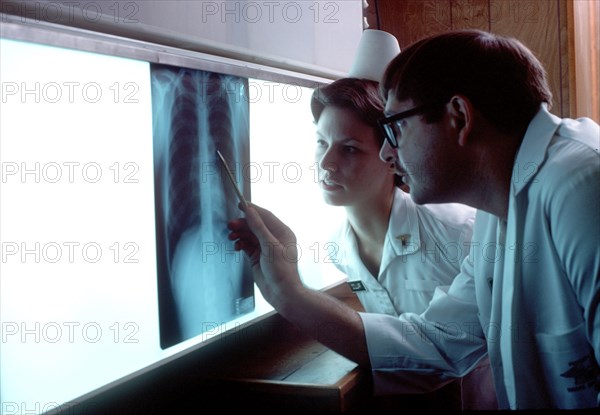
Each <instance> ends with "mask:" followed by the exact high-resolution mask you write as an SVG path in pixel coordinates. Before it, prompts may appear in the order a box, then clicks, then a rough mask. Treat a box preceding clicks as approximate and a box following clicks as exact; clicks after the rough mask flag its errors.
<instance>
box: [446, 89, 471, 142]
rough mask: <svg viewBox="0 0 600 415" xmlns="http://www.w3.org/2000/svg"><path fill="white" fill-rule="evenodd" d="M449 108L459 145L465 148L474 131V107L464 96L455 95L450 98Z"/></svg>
mask: <svg viewBox="0 0 600 415" xmlns="http://www.w3.org/2000/svg"><path fill="white" fill-rule="evenodd" d="M448 106H449V110H448V114H449V116H450V125H451V126H452V127H453V128H455V129H456V131H457V134H458V144H459V145H461V146H465V145H467V142H468V140H469V137H470V135H471V130H472V129H473V121H474V119H473V116H474V113H473V105H472V104H471V101H470V100H469V98H467V97H465V96H464V95H454V96H453V97H452V98H450V101H449V102H448Z"/></svg>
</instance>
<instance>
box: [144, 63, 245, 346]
mask: <svg viewBox="0 0 600 415" xmlns="http://www.w3.org/2000/svg"><path fill="white" fill-rule="evenodd" d="M151 84H152V119H153V143H154V184H155V187H154V188H155V206H156V237H157V239H156V246H157V267H158V268H157V271H158V272H157V277H158V295H159V313H160V337H161V347H163V348H165V347H169V346H171V345H173V344H175V343H178V342H181V341H184V340H187V339H189V338H191V337H194V336H197V335H199V334H201V333H203V332H205V331H207V330H211V329H212V328H214V327H215V326H218V325H220V324H223V323H225V322H227V321H230V320H233V319H235V318H237V317H239V316H240V315H242V314H244V313H247V312H249V311H252V310H253V309H254V284H253V280H252V274H251V271H250V268H249V265H248V262H247V261H245V260H244V258H243V256H242V255H243V254H242V253H241V252H236V251H235V250H234V249H233V242H232V241H230V240H228V238H227V234H228V230H227V221H228V220H231V219H232V218H235V217H239V216H241V211H240V210H239V209H238V198H237V196H236V194H235V191H234V189H233V187H232V186H231V184H230V183H227V180H229V178H228V177H227V172H226V171H225V169H224V167H223V165H222V163H221V162H220V160H219V159H218V158H217V157H218V156H217V151H219V152H220V153H221V154H223V156H224V157H226V158H227V160H228V162H229V163H230V165H231V169H232V171H233V173H234V175H235V177H236V179H237V180H238V182H237V184H238V186H239V187H240V188H241V189H243V190H242V192H244V196H245V197H246V198H248V199H249V197H248V196H249V191H248V189H249V184H248V183H244V179H243V175H242V174H241V169H242V166H244V165H248V163H249V121H248V120H249V118H248V115H249V102H248V99H247V89H248V80H247V79H245V78H239V77H235V76H230V75H221V74H216V73H212V72H205V71H200V70H193V69H186V68H176V67H170V66H165V65H151Z"/></svg>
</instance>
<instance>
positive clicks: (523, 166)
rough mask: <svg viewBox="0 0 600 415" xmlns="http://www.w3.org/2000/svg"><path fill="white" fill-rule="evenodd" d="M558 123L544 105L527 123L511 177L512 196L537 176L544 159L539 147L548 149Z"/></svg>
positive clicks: (558, 120)
mask: <svg viewBox="0 0 600 415" xmlns="http://www.w3.org/2000/svg"><path fill="white" fill-rule="evenodd" d="M560 122H561V119H560V118H558V117H557V116H555V115H552V114H550V112H548V108H547V106H546V104H542V106H541V108H540V110H539V111H538V113H537V114H536V115H535V117H533V119H532V120H531V122H530V123H529V127H528V128H527V131H526V132H525V137H523V141H522V143H521V147H520V148H519V151H518V153H517V157H516V159H515V164H514V168H513V176H512V189H513V191H512V194H513V195H516V194H518V193H519V192H520V191H521V190H523V188H525V186H526V185H527V184H528V183H529V182H530V181H531V180H533V178H534V177H535V175H536V174H537V171H538V169H539V167H540V166H541V165H542V164H543V162H544V159H545V158H546V152H545V151H543V152H542V151H540V147H543V148H548V146H549V145H550V141H551V139H552V137H553V135H554V132H555V131H556V129H557V128H558V126H559V125H560Z"/></svg>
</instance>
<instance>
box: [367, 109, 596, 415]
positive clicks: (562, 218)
mask: <svg viewBox="0 0 600 415" xmlns="http://www.w3.org/2000/svg"><path fill="white" fill-rule="evenodd" d="M599 146H600V129H599V127H598V125H597V124H595V123H593V122H592V121H591V120H589V119H580V120H568V119H559V118H558V117H555V116H554V115H552V114H550V113H549V112H548V111H547V109H546V108H545V106H543V107H542V108H541V109H540V111H539V112H538V114H537V115H536V116H535V117H534V119H533V120H532V122H531V123H530V126H529V128H528V130H527V132H526V134H525V137H524V139H523V142H522V144H521V147H520V149H519V152H518V154H517V157H516V160H515V168H514V171H513V181H512V186H511V192H510V201H509V212H508V218H507V221H506V222H504V221H502V220H500V219H498V218H497V217H495V216H493V215H490V214H488V213H485V212H478V214H477V218H476V221H475V228H474V233H473V241H472V246H471V252H470V254H469V257H468V258H466V259H465V261H464V262H463V264H462V267H461V268H462V269H461V273H460V274H459V275H458V276H457V277H456V279H455V280H454V282H453V284H452V285H451V286H450V287H449V288H448V289H442V288H438V289H436V292H435V294H434V298H433V300H432V302H431V304H430V306H429V307H428V309H427V310H426V311H425V312H424V313H422V314H420V315H418V314H414V313H405V314H403V315H401V316H399V317H398V318H393V317H388V316H382V315H376V314H368V313H361V314H360V315H361V318H362V320H363V323H364V327H365V331H366V335H367V345H368V349H369V355H370V359H371V365H372V369H373V378H374V385H375V390H376V392H379V393H386V391H390V390H394V391H398V390H404V391H405V392H413V391H419V390H423V389H427V388H429V387H430V386H431V385H430V384H431V383H432V382H434V379H436V378H437V381H444V380H445V379H448V378H451V377H456V376H461V375H462V374H464V373H465V372H467V371H468V370H470V368H472V367H474V366H475V365H476V364H477V362H478V361H479V359H481V358H482V357H483V356H484V355H485V352H486V351H488V352H489V358H490V361H491V364H492V367H493V371H494V378H495V384H496V392H497V396H498V403H499V406H500V408H502V409H506V408H511V409H530V408H536V409H541V408H564V409H569V408H589V407H595V406H598V405H600V394H599V390H600V387H599V386H600V370H599V369H598V362H600V309H599V303H600V241H599V235H600V233H599V231H600V156H599V155H598V148H599ZM420 373H423V374H428V375H435V376H419V374H420Z"/></svg>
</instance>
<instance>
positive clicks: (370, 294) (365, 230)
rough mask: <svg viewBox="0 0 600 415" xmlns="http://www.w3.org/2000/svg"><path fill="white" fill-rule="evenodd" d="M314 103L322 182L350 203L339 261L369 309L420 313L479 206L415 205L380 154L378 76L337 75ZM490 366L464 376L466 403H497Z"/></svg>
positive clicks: (459, 253) (465, 247)
mask: <svg viewBox="0 0 600 415" xmlns="http://www.w3.org/2000/svg"><path fill="white" fill-rule="evenodd" d="M311 109H312V113H313V117H314V120H315V123H316V125H317V142H316V154H315V155H316V161H317V163H318V165H319V186H320V188H321V190H322V192H323V197H324V198H325V201H326V202H327V203H328V204H331V205H335V206H343V207H344V208H345V211H346V221H345V223H344V224H343V225H342V227H341V229H340V230H339V233H338V234H337V235H336V236H335V241H336V244H337V248H338V251H337V255H336V258H335V261H334V262H335V264H336V266H337V267H338V268H339V269H340V270H341V271H343V272H344V273H345V274H346V275H347V276H348V282H349V285H350V287H351V288H352V290H353V291H354V292H355V293H356V294H357V296H358V298H359V299H360V301H361V303H362V305H363V307H364V308H365V311H366V312H368V313H383V314H390V315H394V316H398V315H399V314H401V313H406V312H411V313H422V312H423V311H424V310H425V309H426V308H427V305H428V304H429V302H430V301H431V299H432V297H433V295H434V292H435V290H436V288H438V287H439V288H440V289H443V287H444V286H447V285H449V284H450V283H451V282H452V280H453V279H454V277H455V276H456V275H457V274H458V273H459V269H460V264H461V263H462V260H463V259H464V257H466V256H467V254H468V251H469V243H470V240H471V232H472V226H473V222H474V219H475V210H474V209H472V208H470V207H467V206H465V205H460V204H454V203H453V204H439V205H416V204H415V203H414V202H413V201H412V199H411V197H410V195H409V194H408V193H406V192H405V191H404V190H408V189H404V190H402V189H401V188H400V187H399V186H400V185H401V184H400V180H399V179H400V177H399V176H397V175H396V174H395V170H396V168H395V167H396V166H394V165H393V164H392V165H390V164H386V163H384V162H382V161H381V159H380V157H379V151H380V149H381V147H382V144H383V134H382V133H381V132H380V130H379V128H378V123H377V121H378V120H379V119H381V118H383V117H384V113H383V109H384V103H383V101H382V100H381V98H380V95H379V90H378V83H377V82H374V81H371V80H366V79H358V78H344V79H340V80H337V81H335V82H333V83H331V84H329V85H326V86H323V87H320V88H318V89H316V90H315V91H314V93H313V96H312V101H311ZM409 173H412V174H415V173H416V174H418V170H417V169H415V172H409ZM487 370H489V366H488V364H487V360H486V362H483V363H482V365H480V367H479V368H478V369H475V370H474V371H473V372H471V374H470V375H468V376H466V377H465V378H463V379H460V380H459V383H460V384H462V388H460V389H461V390H459V391H458V392H457V393H458V394H459V398H458V401H459V402H462V403H461V404H460V407H461V408H462V409H494V408H496V406H495V404H496V402H495V394H494V392H493V390H494V389H493V385H492V383H491V377H490V376H489V373H487V372H486V371H487ZM453 386H456V385H453Z"/></svg>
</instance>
